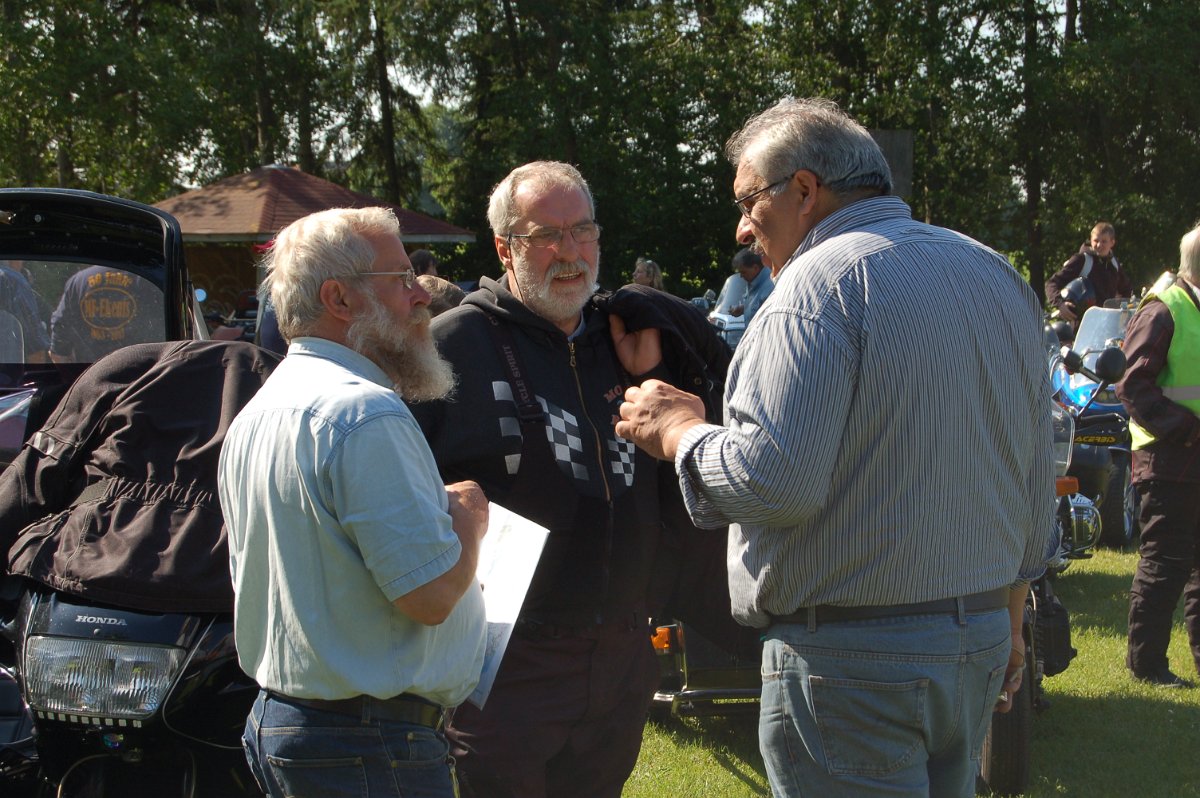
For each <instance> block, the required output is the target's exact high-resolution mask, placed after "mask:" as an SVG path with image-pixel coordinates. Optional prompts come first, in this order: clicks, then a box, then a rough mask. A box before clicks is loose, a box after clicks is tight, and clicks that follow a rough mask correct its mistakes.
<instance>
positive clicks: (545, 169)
mask: <svg viewBox="0 0 1200 798" xmlns="http://www.w3.org/2000/svg"><path fill="white" fill-rule="evenodd" d="M526 183H533V184H535V187H537V188H551V187H561V188H568V189H579V190H580V191H582V192H583V195H584V196H585V197H587V203H588V210H589V212H590V213H591V216H592V218H593V219H594V218H595V217H596V203H595V202H594V201H593V200H592V190H591V189H590V188H589V187H588V184H587V181H586V180H584V179H583V175H581V174H580V173H579V170H578V169H576V168H575V167H574V166H571V165H570V164H568V163H562V162H560V161H534V162H533V163H527V164H525V165H524V166H518V167H517V168H516V169H514V170H512V171H511V172H509V173H508V176H507V177H505V178H504V179H503V180H501V181H500V182H499V183H497V184H496V187H495V188H494V189H492V197H491V199H490V200H489V201H488V224H489V225H491V227H492V232H493V233H494V234H495V235H498V236H505V235H508V234H509V233H510V232H512V228H513V225H515V224H516V223H517V221H518V220H519V219H520V216H519V213H518V211H517V208H516V196H517V189H519V188H520V187H521V186H523V185H524V184H526Z"/></svg>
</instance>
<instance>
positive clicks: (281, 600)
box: [219, 338, 485, 706]
mask: <svg viewBox="0 0 1200 798" xmlns="http://www.w3.org/2000/svg"><path fill="white" fill-rule="evenodd" d="M219 484H220V496H221V507H222V510H223V512H224V515H225V520H226V526H227V527H228V530H229V554H230V569H231V571H232V574H233V584H234V592H235V596H236V604H235V637H236V643H237V649H238V658H239V660H240V662H241V665H242V668H243V670H245V671H246V673H248V674H250V675H251V676H253V677H254V678H255V680H256V681H258V683H259V684H260V685H261V686H262V687H265V688H267V689H270V690H275V691H278V692H280V693H282V694H284V695H288V696H293V697H297V698H322V699H337V698H347V697H350V696H355V695H360V694H366V695H373V696H376V697H378V698H390V697H392V696H395V695H398V694H399V693H413V694H416V695H419V696H422V697H424V698H427V699H429V700H431V701H434V702H436V703H439V704H442V705H444V706H452V705H456V704H459V703H461V702H462V700H463V699H464V698H465V697H466V696H467V695H469V694H470V692H471V690H473V689H474V687H475V685H476V683H477V682H478V679H479V673H480V669H481V668H482V663H483V651H484V630H485V620H484V612H483V598H482V593H481V591H480V589H479V587H478V586H475V587H474V588H472V589H469V590H468V591H467V593H466V594H465V595H464V596H463V597H462V599H461V600H460V601H459V602H458V605H457V606H456V607H455V608H454V610H453V612H451V614H450V617H449V618H447V619H446V620H445V621H444V622H443V623H441V624H439V625H437V626H425V625H424V624H420V623H417V622H416V621H413V620H412V619H410V618H409V617H408V616H406V615H404V614H403V613H401V612H400V611H399V610H398V609H396V607H395V606H394V605H393V604H392V602H393V601H394V600H395V599H397V598H399V597H400V596H403V595H405V594H406V593H409V592H410V591H412V590H414V589H415V588H418V587H420V586H421V585H424V584H425V583H427V582H429V581H431V580H433V579H435V578H436V577H438V576H440V575H441V574H443V573H445V572H446V571H448V570H449V569H450V568H451V567H453V566H454V565H455V563H457V562H458V558H459V555H460V552H461V546H460V543H459V541H458V536H457V535H455V533H454V531H453V529H452V528H451V522H450V516H449V514H448V512H447V509H448V506H449V505H448V502H447V498H446V491H445V487H444V485H443V484H442V481H441V479H440V478H439V476H438V470H437V466H436V465H435V463H434V461H433V456H432V454H431V453H430V451H429V447H428V445H427V444H426V443H425V439H424V437H423V436H422V435H421V430H420V428H419V427H418V426H417V423H416V421H415V420H414V419H413V417H412V414H411V413H410V412H409V410H408V408H407V407H406V406H405V405H404V402H402V401H401V399H400V397H399V396H398V395H397V394H396V393H395V392H394V391H393V390H392V386H391V381H390V380H389V379H388V378H387V376H386V375H385V374H384V372H383V371H382V370H381V369H380V368H379V367H378V366H376V365H375V364H374V363H372V362H371V361H370V360H368V359H367V358H365V357H363V356H362V355H360V354H358V353H356V352H353V351H352V350H350V349H347V348H346V347H344V346H341V345H339V344H336V343H334V342H332V341H327V340H324V339H320V338H297V339H295V340H294V341H292V343H291V346H290V347H289V349H288V355H287V358H286V359H285V360H284V361H283V363H282V364H280V366H279V368H277V369H276V370H275V372H274V373H273V374H272V375H271V377H270V378H269V379H268V380H267V382H266V384H265V385H264V386H263V387H262V389H261V390H260V391H259V392H258V394H256V395H255V397H254V398H253V399H252V400H251V401H250V402H249V403H248V404H247V405H246V407H245V408H244V409H243V410H242V412H241V413H239V414H238V416H237V418H236V419H235V420H234V422H233V424H232V426H231V427H230V429H229V434H228V436H227V437H226V440H225V445H224V447H223V448H222V451H221V459H220V483H219Z"/></svg>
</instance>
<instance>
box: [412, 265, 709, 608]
mask: <svg viewBox="0 0 1200 798" xmlns="http://www.w3.org/2000/svg"><path fill="white" fill-rule="evenodd" d="M506 280H507V278H505V280H504V281H501V282H496V281H493V280H490V279H487V278H484V279H483V280H482V281H481V287H480V289H479V290H478V291H475V292H472V293H471V294H469V295H468V296H467V298H466V299H465V300H464V301H463V303H462V304H461V305H460V306H458V307H457V308H454V309H452V310H449V311H447V312H446V313H443V314H442V315H440V316H438V317H437V318H436V319H435V320H434V322H433V335H434V338H435V340H436V341H437V344H438V348H439V350H440V351H441V353H442V354H443V355H444V356H446V357H447V359H449V360H450V362H451V363H453V364H454V366H455V371H456V373H457V374H458V376H459V385H458V388H457V390H456V392H455V395H454V397H453V398H451V399H449V400H443V401H438V402H425V403H417V404H414V405H413V407H412V409H413V412H414V414H415V415H416V417H417V420H418V422H420V424H421V427H422V429H423V430H424V432H425V435H426V437H427V439H428V441H429V445H430V447H431V449H432V450H433V454H434V457H435V458H436V460H437V462H438V467H439V468H440V469H441V471H442V475H443V477H444V478H445V479H446V480H447V481H454V480H461V479H472V480H475V481H476V482H478V483H479V484H480V485H481V486H482V487H483V489H484V491H485V493H486V494H487V496H488V498H489V499H490V500H492V501H495V502H497V503H499V504H501V505H503V506H505V507H508V508H509V509H510V510H513V511H514V512H516V513H518V514H520V515H523V516H525V517H527V518H529V519H531V520H533V521H535V522H537V523H539V524H541V525H542V526H545V527H547V528H548V529H549V530H550V533H551V534H550V538H549V540H548V541H547V543H546V548H545V550H544V551H543V554H542V558H541V561H540V562H539V565H538V568H537V571H536V573H535V574H534V579H533V583H532V584H531V586H530V590H529V593H528V594H527V596H526V600H525V604H524V607H523V609H522V617H524V618H526V619H529V620H536V621H541V622H543V623H552V624H561V625H571V626H578V625H585V624H591V623H597V622H606V621H624V620H625V619H629V618H638V617H640V618H641V619H642V621H643V622H644V620H645V618H646V615H647V614H648V613H649V612H653V611H654V610H655V609H656V607H655V606H654V605H655V604H657V603H659V602H661V601H662V600H663V598H664V597H663V595H662V582H663V575H662V574H661V573H659V572H656V569H655V559H656V557H657V556H658V555H659V553H660V543H661V537H662V530H663V526H664V524H679V523H687V526H688V528H689V529H692V527H691V525H690V523H688V522H686V521H680V520H679V519H680V518H682V519H686V513H685V512H682V500H681V499H680V498H679V495H678V485H677V484H675V480H674V479H673V467H672V465H671V464H669V463H659V462H658V461H656V460H654V459H653V458H651V457H650V456H649V455H647V454H646V453H644V452H642V451H641V450H640V449H637V448H636V447H634V446H633V444H632V443H630V442H628V441H625V440H623V439H621V438H619V437H618V436H617V435H616V433H615V431H614V426H615V424H616V420H617V418H618V415H619V414H618V408H619V407H620V404H621V402H622V401H623V396H624V392H625V388H626V387H628V386H629V385H630V384H631V377H630V375H627V374H625V373H624V370H623V369H622V368H621V366H620V363H619V361H618V360H617V356H616V352H615V350H614V348H613V345H612V339H611V335H610V333H609V327H608V315H607V314H608V312H609V311H612V312H618V310H619V309H622V308H623V309H624V312H623V315H625V313H626V312H627V313H628V314H629V315H628V316H627V318H628V326H629V327H630V329H640V328H642V327H645V326H651V325H653V326H660V327H661V328H663V329H665V330H667V332H665V333H664V350H669V352H670V354H669V355H668V354H665V355H664V360H665V361H667V363H666V364H665V365H666V366H667V367H666V368H664V369H662V370H661V374H660V373H659V371H656V372H655V374H654V376H662V377H674V379H672V380H671V381H672V382H674V383H675V384H677V385H679V387H682V388H685V389H688V388H690V389H691V390H692V391H693V392H694V393H697V394H701V395H704V396H706V401H707V402H709V403H710V404H711V403H713V402H714V399H713V396H714V395H715V396H717V397H719V396H720V391H721V390H722V389H723V379H724V367H725V366H726V365H727V363H728V359H729V352H728V348H727V347H725V345H724V343H723V342H721V341H720V340H719V339H718V338H717V337H716V335H715V332H713V331H712V329H711V327H709V326H708V325H707V322H705V321H704V319H703V316H701V315H700V313H699V311H698V310H696V309H694V308H691V307H690V306H689V305H687V303H684V302H682V300H679V299H676V298H674V297H671V296H670V295H667V294H662V293H660V292H653V294H646V293H643V292H641V291H637V290H634V291H627V292H625V293H622V292H617V294H616V295H614V296H612V297H598V298H596V299H595V300H594V301H593V302H592V303H590V304H589V305H588V306H587V307H586V308H585V310H584V318H585V325H584V329H583V331H582V332H581V333H580V335H579V336H578V337H577V338H576V339H575V340H574V341H568V340H567V336H566V335H564V334H563V333H562V332H561V331H560V330H559V329H558V328H557V327H555V326H554V325H553V324H551V323H550V322H549V321H546V320H545V319H543V318H541V317H540V316H538V315H536V314H534V313H533V312H532V311H530V310H529V309H528V308H526V307H525V305H523V304H522V303H521V302H520V301H519V300H518V299H517V298H516V297H515V296H513V295H512V294H511V293H510V292H509V291H508V288H507V281H506ZM623 291H624V289H623ZM655 294H656V295H657V296H655ZM493 322H496V323H498V325H501V326H503V327H504V328H506V329H507V330H508V333H507V334H506V333H502V332H498V331H497V329H496V324H494V323H493ZM689 327H692V328H693V329H691V330H689V329H688V328H689ZM693 336H694V337H695V340H697V341H703V339H704V338H705V337H709V338H710V339H711V340H708V341H705V342H703V343H701V344H699V345H693V344H692V343H691V340H692V339H693ZM505 345H507V346H510V347H512V348H514V349H515V351H516V359H515V361H514V362H515V363H516V365H517V368H518V369H519V371H520V373H521V376H522V378H523V380H524V384H525V385H527V386H528V390H529V392H530V393H531V394H532V395H533V397H535V401H536V410H537V413H536V415H538V416H540V417H539V418H536V419H535V420H532V421H527V422H526V423H525V424H524V425H522V422H521V420H520V419H519V417H518V415H519V414H518V409H517V402H516V401H515V400H514V394H518V393H519V390H520V386H518V388H517V389H514V388H513V381H512V379H511V376H512V375H511V373H510V370H509V369H508V368H507V367H506V366H505V365H504V362H505V359H506V356H505V355H502V354H501V352H502V347H504V346H505ZM702 353H708V356H709V357H711V358H712V359H713V361H714V362H713V363H712V364H711V368H710V364H709V363H708V362H706V361H705V355H704V354H702ZM672 371H676V372H678V373H676V374H672V373H671V372H672ZM638 376H642V375H638ZM714 392H715V393H714ZM715 401H716V402H717V404H718V405H719V399H718V400H715ZM663 468H666V469H669V470H670V471H671V475H670V478H667V477H666V476H665V475H664V473H663V471H662V469H663ZM698 534H706V535H709V536H710V537H711V533H699V532H698ZM718 540H719V541H720V542H721V544H722V548H723V536H721V537H719V538H718ZM656 573H657V576H656ZM720 588H721V589H722V590H724V585H721V586H720Z"/></svg>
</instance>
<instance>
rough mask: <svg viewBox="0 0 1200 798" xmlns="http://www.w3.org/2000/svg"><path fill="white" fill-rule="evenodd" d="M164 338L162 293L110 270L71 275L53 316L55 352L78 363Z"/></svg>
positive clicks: (133, 276)
mask: <svg viewBox="0 0 1200 798" xmlns="http://www.w3.org/2000/svg"><path fill="white" fill-rule="evenodd" d="M165 337H166V318H165V315H164V313H163V294H162V291H160V290H159V289H158V287H157V286H155V285H154V284H153V283H151V282H150V281H149V280H146V279H144V278H142V277H139V276H137V275H136V274H133V273H131V272H127V271H124V270H123V269H117V268H110V267H107V266H90V267H88V268H86V269H83V270H82V271H80V272H77V273H76V274H74V275H72V276H71V278H70V279H69V280H67V283H66V285H65V286H63V294H62V297H61V298H60V299H59V302H58V307H57V308H55V310H54V314H53V315H52V316H51V317H50V351H52V352H53V353H54V354H55V355H57V356H59V357H63V358H67V359H69V360H73V361H76V362H79V363H91V362H93V361H96V360H99V359H100V358H102V357H104V356H105V355H107V354H108V353H110V352H113V351H115V350H117V349H120V348H121V347H122V346H129V345H130V344H145V343H151V342H154V341H161V340H163V339H164V338H165Z"/></svg>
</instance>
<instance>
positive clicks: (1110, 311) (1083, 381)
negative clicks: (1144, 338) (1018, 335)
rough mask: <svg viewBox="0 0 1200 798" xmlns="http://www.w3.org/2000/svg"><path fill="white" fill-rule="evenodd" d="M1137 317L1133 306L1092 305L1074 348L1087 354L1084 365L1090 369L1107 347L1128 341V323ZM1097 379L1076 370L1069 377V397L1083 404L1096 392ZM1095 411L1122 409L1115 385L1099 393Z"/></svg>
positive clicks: (1083, 354)
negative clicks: (1129, 307)
mask: <svg viewBox="0 0 1200 798" xmlns="http://www.w3.org/2000/svg"><path fill="white" fill-rule="evenodd" d="M1132 317H1133V310H1129V309H1126V310H1121V309H1117V308H1088V310H1087V312H1086V313H1084V314H1083V319H1082V320H1081V321H1080V323H1079V332H1078V333H1076V335H1075V344H1074V346H1073V348H1074V350H1075V351H1076V352H1078V353H1079V355H1080V356H1081V357H1082V358H1083V365H1084V366H1086V367H1087V368H1088V369H1093V370H1094V369H1095V368H1096V361H1097V360H1098V359H1099V357H1100V353H1101V352H1103V351H1104V350H1105V349H1106V348H1108V347H1112V346H1116V347H1120V346H1122V345H1124V343H1125V327H1126V325H1128V324H1129V320H1130V318H1132ZM1095 390H1096V383H1094V382H1092V381H1091V380H1090V379H1089V378H1088V377H1086V376H1085V375H1084V374H1082V373H1078V374H1072V375H1070V376H1069V377H1068V378H1067V385H1066V389H1065V394H1066V396H1067V398H1068V400H1069V401H1070V402H1071V403H1072V404H1074V405H1076V406H1083V405H1085V404H1087V402H1088V400H1089V399H1091V397H1092V394H1093V393H1095ZM1092 408H1093V410H1094V411H1097V412H1099V411H1103V412H1108V411H1111V410H1115V411H1118V412H1119V411H1120V410H1121V403H1120V402H1119V401H1118V400H1117V398H1116V395H1115V394H1113V392H1112V390H1111V388H1110V389H1109V390H1106V391H1105V392H1104V394H1103V395H1102V396H1100V397H1097V399H1096V401H1095V402H1094V403H1093V405H1092Z"/></svg>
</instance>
